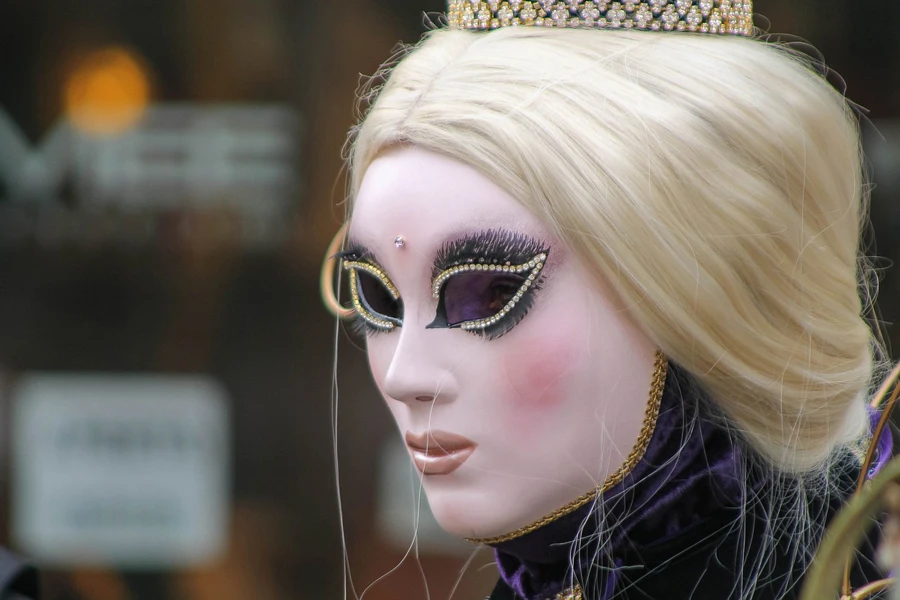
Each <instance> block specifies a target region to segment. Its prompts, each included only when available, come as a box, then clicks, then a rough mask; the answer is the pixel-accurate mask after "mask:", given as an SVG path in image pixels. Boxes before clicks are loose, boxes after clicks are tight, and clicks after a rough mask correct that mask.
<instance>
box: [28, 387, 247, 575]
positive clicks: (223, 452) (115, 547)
mask: <svg viewBox="0 0 900 600" xmlns="http://www.w3.org/2000/svg"><path fill="white" fill-rule="evenodd" d="M228 429H229V427H228V403H227V399H226V394H225V392H224V390H223V389H222V387H221V386H220V385H219V384H218V383H216V382H215V381H214V380H213V379H210V378H208V377H194V376H168V375H112V374H74V375H68V374H67V375H62V374H29V375H26V376H24V377H23V378H22V380H21V382H20V383H19V385H18V386H17V387H16V388H15V390H14V393H13V407H12V423H11V431H12V466H13V479H12V497H13V515H12V516H13V518H12V530H13V537H14V539H15V541H16V543H17V545H18V547H19V548H20V549H21V550H22V551H23V552H25V553H26V554H28V555H29V556H30V557H33V558H34V559H35V560H37V561H39V562H40V563H43V564H45V565H47V564H49V565H58V566H89V565H102V566H106V567H110V566H116V567H124V568H147V569H151V568H152V569H160V568H167V567H179V568H184V567H186V566H192V565H198V564H204V563H208V562H211V561H213V560H215V559H216V557H217V556H219V555H220V554H221V553H222V552H223V551H224V550H225V546H226V543H227V539H228V538H227V531H228V528H227V524H228V520H229V463H230V461H229V435H228Z"/></svg>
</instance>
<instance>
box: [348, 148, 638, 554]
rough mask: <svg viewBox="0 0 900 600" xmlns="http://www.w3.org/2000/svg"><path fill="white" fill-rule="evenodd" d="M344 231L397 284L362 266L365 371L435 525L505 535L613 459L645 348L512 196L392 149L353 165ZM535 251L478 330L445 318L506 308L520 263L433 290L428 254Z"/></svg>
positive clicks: (360, 259)
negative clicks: (359, 170) (371, 321)
mask: <svg viewBox="0 0 900 600" xmlns="http://www.w3.org/2000/svg"><path fill="white" fill-rule="evenodd" d="M398 236H402V238H403V244H402V247H399V248H398V247H397V245H396V244H395V241H396V239H397V238H398ZM349 238H350V240H351V248H353V245H356V246H357V250H358V251H359V252H358V254H357V256H355V257H351V258H349V259H346V260H348V261H353V260H355V261H356V262H357V263H363V264H366V265H368V264H371V265H375V266H376V267H378V268H380V269H382V270H383V271H384V273H385V274H386V275H387V277H388V278H389V280H390V283H391V284H393V286H394V287H395V288H396V291H397V292H398V293H399V296H400V302H392V300H391V298H390V296H389V295H386V292H384V290H383V288H379V287H378V286H380V285H382V284H381V283H379V282H378V281H377V280H376V279H375V278H374V277H372V275H371V273H363V275H362V276H361V279H360V281H361V282H362V285H361V288H362V289H363V295H364V298H365V299H366V301H367V302H368V306H369V308H370V309H373V311H374V314H375V315H376V316H377V315H378V314H382V313H390V314H384V315H383V316H387V317H392V318H394V319H395V320H396V326H395V327H394V328H393V329H392V330H391V331H387V332H377V333H371V334H369V335H368V355H369V364H370V366H371V369H372V374H373V376H374V378H375V382H376V384H377V385H378V388H379V390H380V391H381V393H382V395H383V397H384V399H385V401H386V402H387V405H388V407H389V408H390V410H391V412H392V413H393V415H394V418H395V419H396V421H397V426H398V428H399V430H400V434H401V436H403V437H404V440H405V441H406V442H407V443H408V445H409V446H410V455H411V457H412V458H413V459H414V462H415V463H416V464H417V466H418V467H419V471H420V472H421V471H424V474H423V475H422V482H423V485H424V488H425V492H426V494H427V496H428V501H429V503H430V505H431V508H432V510H433V512H434V514H435V516H436V517H437V519H438V521H439V522H440V524H441V526H442V527H444V529H446V530H447V531H449V532H451V533H454V534H456V535H459V536H463V537H469V538H484V537H493V536H497V535H503V534H505V533H509V532H511V531H514V530H516V529H518V528H520V527H523V526H525V525H527V524H529V523H532V522H534V521H536V520H537V519H539V518H541V517H543V516H544V515H546V514H548V513H550V512H552V511H554V510H555V509H557V508H559V507H561V506H564V505H566V504H568V503H569V502H571V501H572V500H575V499H576V498H578V497H579V496H581V495H583V494H585V493H586V492H588V491H590V490H592V489H593V488H595V487H596V486H597V485H599V484H602V483H603V481H605V480H606V478H607V477H608V476H609V475H610V474H611V473H612V472H614V471H615V470H616V469H617V468H618V467H619V466H620V465H621V464H622V462H623V461H624V458H625V457H626V456H627V455H628V453H629V452H630V451H631V449H632V448H633V446H634V445H635V442H636V440H637V436H638V432H639V430H640V428H641V424H642V422H643V419H644V411H645V409H646V406H647V401H648V398H649V390H650V381H651V375H652V370H653V364H654V355H655V347H654V346H653V344H652V343H651V342H650V341H649V340H648V339H647V337H646V336H645V335H643V333H642V332H641V331H639V330H638V329H637V327H636V326H635V325H634V324H633V323H632V322H631V320H630V319H629V318H628V317H627V315H626V312H625V311H624V309H623V308H622V307H621V306H618V305H617V303H616V302H615V301H614V300H613V298H612V295H611V294H610V293H609V292H608V291H607V290H605V289H603V287H601V286H600V285H599V284H597V283H596V281H595V279H596V278H595V277H592V276H591V275H590V274H589V273H588V271H587V269H586V267H585V266H584V265H583V264H582V262H581V261H579V260H578V259H577V258H576V257H575V256H573V255H571V254H568V253H567V252H566V251H565V250H564V248H563V245H562V243H560V242H559V240H557V239H554V238H553V237H552V236H551V235H550V234H549V233H548V231H547V230H546V228H544V227H543V226H542V225H541V223H540V222H539V221H538V220H537V219H536V218H535V217H534V216H533V215H532V214H531V213H530V212H529V211H528V210H526V209H525V208H524V207H523V206H522V205H521V204H519V203H518V202H517V201H516V200H515V199H514V198H513V197H511V196H510V195H509V194H507V193H506V192H504V191H503V190H502V189H501V188H499V187H498V186H497V185H495V184H493V183H492V182H491V181H490V180H489V179H487V178H486V177H485V176H483V175H481V174H480V173H479V172H478V171H476V170H475V169H473V168H471V167H469V166H467V165H465V164H463V163H460V162H457V161H455V160H453V159H450V158H448V157H445V156H443V155H440V154H436V153H432V152H429V151H426V150H422V149H418V148H404V149H397V150H392V151H390V152H388V153H386V154H384V155H383V156H381V157H380V158H378V159H377V160H375V161H374V162H373V163H372V165H371V166H370V167H369V169H368V171H367V172H366V175H365V178H364V180H363V183H362V186H361V189H360V192H359V195H358V197H357V199H356V203H355V207H354V212H353V217H352V221H351V227H350V236H349ZM363 248H364V249H365V250H364V249H363ZM536 248H537V249H539V250H546V251H547V254H548V257H549V258H548V259H547V261H546V266H545V267H544V268H543V270H541V271H540V272H539V274H538V275H537V277H536V280H537V285H536V286H534V287H537V288H538V289H537V291H534V290H533V288H527V291H524V294H523V296H522V300H520V301H519V303H518V304H517V305H516V306H515V307H514V308H512V310H511V311H510V312H509V313H508V314H507V315H505V316H504V317H503V318H501V319H500V320H498V321H497V322H496V323H495V324H494V325H493V326H491V328H489V329H488V330H486V331H485V332H484V334H483V335H482V334H476V333H472V332H471V331H466V330H464V329H462V328H451V327H447V326H446V323H448V322H449V323H451V324H452V323H454V322H459V321H460V320H461V319H462V318H463V317H465V318H466V319H469V320H471V318H473V316H482V315H481V314H480V313H483V312H486V311H489V312H494V311H495V309H496V308H497V307H498V306H499V307H500V308H503V307H505V306H507V304H506V302H507V300H509V299H510V298H511V297H512V298H514V297H515V296H514V295H513V294H514V293H515V292H516V291H517V290H519V289H523V290H524V288H521V287H520V284H522V282H523V281H524V280H525V278H526V277H527V275H528V271H525V272H523V274H518V273H516V274H515V275H510V274H509V273H503V272H475V273H473V272H469V271H467V272H465V273H457V274H456V275H454V276H452V277H451V278H450V279H448V280H447V281H446V282H445V283H444V284H443V286H442V287H441V298H440V299H435V298H434V297H433V293H432V287H433V283H434V276H435V273H437V272H441V271H442V270H443V269H444V268H445V267H446V266H447V265H446V264H443V263H441V264H438V265H436V264H435V261H436V260H437V261H444V262H445V263H449V264H450V265H452V264H453V263H454V262H457V261H459V262H461V263H462V264H464V265H465V264H469V262H468V260H469V259H474V264H478V258H479V257H480V258H486V259H488V262H490V261H491V260H493V259H494V258H498V259H499V261H500V264H501V265H502V264H504V263H505V262H506V261H507V260H509V261H510V262H511V263H512V264H513V265H515V264H517V263H519V262H521V261H520V258H521V256H523V255H526V258H532V257H528V256H527V255H529V254H532V253H534V252H535V249H536ZM442 249H443V252H441V250H442ZM510 259H511V260H510ZM361 272H363V271H360V270H358V271H357V273H361ZM366 290H368V291H369V295H368V297H366V296H365V292H366ZM401 303H402V304H401ZM374 309H379V310H381V311H382V312H381V313H379V312H378V311H376V310H374ZM523 309H527V312H525V314H522V313H523ZM441 315H443V316H444V317H445V318H441ZM436 316H437V317H438V318H437V319H436ZM388 322H391V321H390V320H388ZM429 324H432V327H431V328H428V327H427V326H428V325H429ZM435 325H436V326H435ZM510 326H511V328H510Z"/></svg>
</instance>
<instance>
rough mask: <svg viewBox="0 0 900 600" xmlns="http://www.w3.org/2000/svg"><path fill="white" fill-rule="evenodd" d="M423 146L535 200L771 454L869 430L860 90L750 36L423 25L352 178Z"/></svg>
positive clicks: (802, 468)
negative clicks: (855, 105)
mask: <svg viewBox="0 0 900 600" xmlns="http://www.w3.org/2000/svg"><path fill="white" fill-rule="evenodd" d="M397 145H415V146H419V147H422V148H426V149H429V150H433V151H436V152H440V153H443V154H445V155H448V156H450V157H452V158H454V159H457V160H459V161H462V162H464V163H466V164H468V165H470V166H472V167H474V168H476V169H478V170H479V171H481V172H482V173H484V174H485V175H486V176H488V177H490V178H491V179H492V180H493V181H494V182H496V183H497V184H498V185H499V186H501V187H502V188H504V189H505V190H506V191H507V192H509V193H510V194H511V195H513V196H514V197H515V198H517V199H518V200H519V201H520V202H521V203H522V204H523V205H524V206H525V207H527V208H528V209H529V210H530V211H531V212H533V213H534V214H535V215H537V216H538V217H539V218H540V219H541V220H542V221H543V222H544V223H545V225H546V226H547V227H548V228H549V229H550V231H551V232H552V233H554V234H555V235H556V236H557V237H559V238H560V239H561V240H563V241H564V243H565V244H566V245H567V246H568V247H569V249H570V250H571V251H572V252H574V253H576V254H577V255H578V256H579V258H580V259H581V260H582V261H583V262H584V263H585V264H587V265H588V266H589V267H591V268H592V269H593V270H594V271H595V272H596V275H597V277H599V278H602V279H603V280H604V281H605V282H606V284H607V285H608V286H610V287H611V288H612V289H613V290H614V293H616V294H617V295H618V296H619V297H620V298H621V299H622V301H623V302H624V303H625V305H626V306H627V309H628V311H629V312H630V314H631V316H632V317H633V319H634V320H635V321H636V322H637V323H638V324H639V326H640V327H641V328H642V329H643V330H644V331H645V332H646V334H647V335H648V336H650V338H651V339H652V340H654V342H655V343H656V344H657V345H658V346H659V348H660V349H661V350H662V351H663V352H664V353H665V354H666V355H667V356H669V357H670V358H671V359H672V360H673V361H675V362H676V363H678V364H679V365H681V366H682V367H683V368H685V369H686V370H687V371H688V372H689V373H691V374H692V375H693V377H694V378H695V379H696V380H697V381H698V382H699V383H700V384H701V385H702V386H703V387H704V388H705V390H706V392H707V394H708V395H709V397H710V398H711V400H712V401H713V402H714V403H715V404H717V405H718V407H719V408H720V409H721V411H722V412H723V413H724V414H725V415H726V416H727V417H728V419H729V421H730V422H731V424H732V425H733V426H734V427H735V428H736V429H737V430H738V431H739V432H740V433H741V434H742V435H743V436H744V438H745V439H746V440H747V442H749V444H750V445H751V446H752V447H754V448H755V449H756V450H757V451H758V453H759V454H760V455H761V456H762V457H764V458H765V459H766V460H767V461H769V463H770V464H771V465H773V466H774V467H776V468H777V469H779V470H781V471H783V472H787V473H793V474H802V473H808V472H813V471H816V470H821V469H823V468H824V466H825V465H826V464H827V463H828V460H829V457H831V456H833V453H834V451H835V450H837V449H839V448H840V447H842V446H846V445H847V444H850V443H852V442H855V441H858V440H859V439H860V437H861V436H863V435H864V434H865V430H866V427H867V414H866V408H865V397H866V394H867V391H868V386H869V384H870V380H871V378H872V372H873V350H874V349H877V347H878V345H877V344H876V342H875V340H874V337H873V333H872V331H871V329H870V328H869V327H868V325H867V324H866V322H865V320H864V319H863V318H862V313H863V311H864V308H866V307H864V306H863V305H862V302H861V300H860V296H859V288H858V286H859V285H860V284H861V283H862V284H863V285H865V282H864V281H863V278H862V277H860V275H861V270H863V266H864V265H862V263H861V262H860V261H859V237H860V229H861V223H862V219H863V218H864V215H865V208H866V207H865V195H864V185H863V179H862V177H863V175H862V168H861V154H860V144H859V136H858V132H857V127H856V122H855V120H854V117H853V114H852V111H851V110H850V108H849V107H848V103H847V101H846V100H845V99H844V98H843V97H842V96H841V95H840V94H839V93H837V92H836V91H834V90H833V89H832V88H831V87H830V86H829V85H828V84H827V83H826V82H825V81H824V80H823V78H822V77H821V76H820V75H819V74H817V73H816V72H814V70H813V69H811V68H810V66H809V65H808V64H806V63H805V62H804V61H803V60H801V59H799V58H798V57H796V56H795V55H793V54H791V53H789V52H786V51H785V50H784V49H782V48H778V47H775V46H772V45H769V44H766V43H763V42H760V41H758V40H752V39H742V38H735V37H716V36H709V35H691V34H654V33H648V32H635V31H620V32H615V31H604V32H594V31H578V30H565V31H559V30H545V29H540V28H524V27H522V28H507V29H504V30H498V31H495V32H491V33H488V34H479V33H473V32H465V31H449V30H438V31H433V32H431V33H430V34H429V35H428V36H426V38H425V39H424V40H423V41H422V42H421V43H420V44H419V45H418V46H416V47H414V48H413V49H412V50H411V51H410V52H409V53H408V55H406V56H405V58H404V59H403V60H402V61H400V62H399V63H398V64H397V65H396V67H394V68H393V69H392V71H391V73H390V76H389V78H388V79H387V81H386V83H385V84H384V85H383V88H382V89H380V90H379V91H378V93H377V98H376V99H375V101H374V103H373V105H372V106H371V107H370V109H369V110H368V112H367V114H366V116H365V118H364V120H363V122H362V123H361V125H360V126H359V127H358V128H357V130H356V131H355V132H354V134H353V145H352V149H351V157H350V164H351V173H352V181H351V186H352V190H351V192H352V195H355V193H356V191H357V190H358V189H359V186H360V182H361V180H362V178H363V176H364V174H365V172H366V169H367V167H368V166H369V164H370V163H371V162H372V161H373V160H374V159H375V158H376V157H377V156H378V155H379V153H381V152H383V151H384V150H386V149H388V148H390V147H393V146H397Z"/></svg>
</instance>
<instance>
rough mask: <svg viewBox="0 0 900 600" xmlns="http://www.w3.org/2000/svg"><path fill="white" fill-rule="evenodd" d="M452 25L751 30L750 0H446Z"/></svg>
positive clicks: (750, 32)
mask: <svg viewBox="0 0 900 600" xmlns="http://www.w3.org/2000/svg"><path fill="white" fill-rule="evenodd" d="M447 18H448V21H449V24H450V28H451V29H499V28H500V27H513V26H521V25H525V26H536V27H578V28H582V29H646V30H649V31H692V32H696V33H714V34H732V35H744V36H750V35H753V1H752V0H646V1H639V0H624V1H622V2H608V1H607V0H589V1H587V2H585V1H584V0H565V1H560V0H535V1H533V2H525V1H524V0H508V1H501V0H488V1H487V2H483V1H481V0H449V1H448V2H447Z"/></svg>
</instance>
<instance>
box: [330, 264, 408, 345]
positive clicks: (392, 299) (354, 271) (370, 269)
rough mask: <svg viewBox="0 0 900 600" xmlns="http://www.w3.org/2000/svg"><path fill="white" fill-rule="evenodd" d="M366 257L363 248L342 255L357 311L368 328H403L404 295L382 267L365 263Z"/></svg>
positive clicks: (377, 329)
mask: <svg viewBox="0 0 900 600" xmlns="http://www.w3.org/2000/svg"><path fill="white" fill-rule="evenodd" d="M366 255H367V254H366V251H365V250H364V249H361V248H360V249H357V250H351V251H349V252H342V253H341V254H340V255H339V256H340V258H342V259H343V261H344V269H345V270H346V271H347V272H348V273H349V275H350V299H351V301H352V303H353V308H354V309H355V310H356V314H357V316H358V317H359V318H360V320H361V322H362V323H363V324H364V327H365V328H366V329H368V330H371V331H373V332H375V331H379V332H384V331H392V330H393V329H394V328H395V327H400V326H401V325H403V302H402V300H401V299H400V292H398V291H397V288H396V287H395V286H394V284H393V282H391V280H390V278H389V277H388V276H387V273H385V272H384V270H383V269H382V268H381V267H379V266H377V265H375V264H372V263H371V262H369V261H368V260H365V258H364V257H365V256H366Z"/></svg>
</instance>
